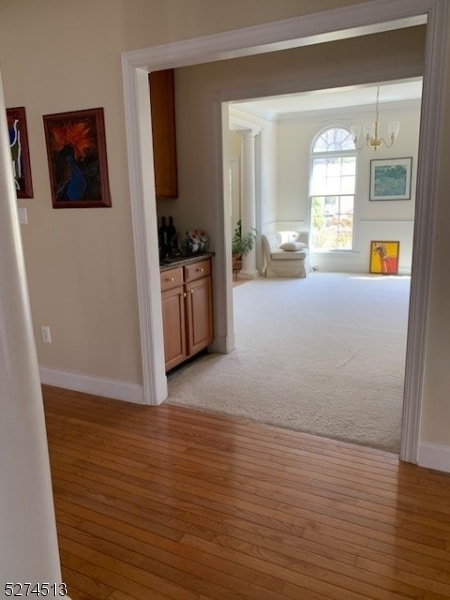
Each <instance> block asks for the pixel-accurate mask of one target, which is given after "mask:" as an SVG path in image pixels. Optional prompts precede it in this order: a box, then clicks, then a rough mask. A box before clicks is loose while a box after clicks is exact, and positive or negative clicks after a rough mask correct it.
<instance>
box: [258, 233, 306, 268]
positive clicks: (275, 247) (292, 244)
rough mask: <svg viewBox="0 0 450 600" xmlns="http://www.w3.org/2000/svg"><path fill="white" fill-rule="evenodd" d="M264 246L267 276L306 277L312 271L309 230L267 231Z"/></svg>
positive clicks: (263, 237) (263, 238) (263, 240)
mask: <svg viewBox="0 0 450 600" xmlns="http://www.w3.org/2000/svg"><path fill="white" fill-rule="evenodd" d="M262 246H263V253H264V273H265V275H266V277H306V276H307V275H308V273H309V272H310V270H311V268H310V262H309V233H308V232H307V231H273V232H272V231H271V232H266V233H264V234H263V235H262Z"/></svg>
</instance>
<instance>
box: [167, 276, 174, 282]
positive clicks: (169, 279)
mask: <svg viewBox="0 0 450 600" xmlns="http://www.w3.org/2000/svg"><path fill="white" fill-rule="evenodd" d="M166 281H170V283H173V282H174V281H175V277H166Z"/></svg>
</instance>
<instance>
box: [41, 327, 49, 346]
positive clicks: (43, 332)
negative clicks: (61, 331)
mask: <svg viewBox="0 0 450 600" xmlns="http://www.w3.org/2000/svg"><path fill="white" fill-rule="evenodd" d="M41 336H42V341H43V342H44V344H51V343H52V334H51V332H50V327H49V326H48V325H41Z"/></svg>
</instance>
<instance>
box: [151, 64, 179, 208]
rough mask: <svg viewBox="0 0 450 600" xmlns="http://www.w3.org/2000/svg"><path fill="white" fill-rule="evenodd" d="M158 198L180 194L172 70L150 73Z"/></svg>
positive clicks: (154, 160) (175, 196)
mask: <svg viewBox="0 0 450 600" xmlns="http://www.w3.org/2000/svg"><path fill="white" fill-rule="evenodd" d="M149 83H150V103H151V114H152V136H153V162H154V168H155V190H156V197H157V198H177V197H178V175H177V147H176V133H175V91H174V74H173V69H166V70H163V71H153V72H152V73H150V74H149Z"/></svg>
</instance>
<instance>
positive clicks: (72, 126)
mask: <svg viewBox="0 0 450 600" xmlns="http://www.w3.org/2000/svg"><path fill="white" fill-rule="evenodd" d="M43 119H44V130H45V141H46V144H47V156H48V165H49V172H50V187H51V193H52V202H53V208H91V207H104V206H111V197H110V191H109V179H108V163H107V159H106V142H105V124H104V118H103V108H92V109H89V110H78V111H73V112H66V113H58V114H54V115H44V117H43Z"/></svg>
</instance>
